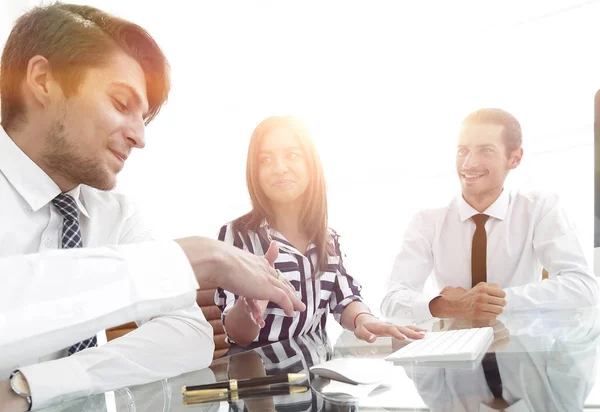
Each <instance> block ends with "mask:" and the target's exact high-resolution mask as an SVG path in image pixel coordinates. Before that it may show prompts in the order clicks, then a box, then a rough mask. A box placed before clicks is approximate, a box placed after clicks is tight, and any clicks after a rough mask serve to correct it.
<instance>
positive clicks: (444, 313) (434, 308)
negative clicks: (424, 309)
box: [429, 295, 454, 318]
mask: <svg viewBox="0 0 600 412" xmlns="http://www.w3.org/2000/svg"><path fill="white" fill-rule="evenodd" d="M429 311H430V312H431V315H432V316H433V317H434V318H453V317H454V311H453V310H452V305H451V302H450V301H449V300H448V299H447V298H446V297H445V296H442V295H440V296H438V297H436V298H433V300H432V301H431V302H429Z"/></svg>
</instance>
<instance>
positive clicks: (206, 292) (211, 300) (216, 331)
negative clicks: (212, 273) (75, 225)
mask: <svg viewBox="0 0 600 412" xmlns="http://www.w3.org/2000/svg"><path fill="white" fill-rule="evenodd" d="M216 290H217V287H216V285H211V284H209V283H205V282H200V289H199V290H198V292H197V294H196V302H197V303H198V306H200V309H202V313H204V317H205V318H206V320H207V321H208V323H210V326H212V328H213V337H214V339H215V353H214V356H213V359H216V358H220V357H221V356H223V355H224V354H225V353H227V351H228V350H229V346H230V345H229V343H227V341H226V340H225V338H226V337H227V335H226V334H225V329H223V324H222V323H221V310H220V309H219V307H218V306H217V305H215V292H216Z"/></svg>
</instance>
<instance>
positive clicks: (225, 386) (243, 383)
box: [181, 373, 306, 396]
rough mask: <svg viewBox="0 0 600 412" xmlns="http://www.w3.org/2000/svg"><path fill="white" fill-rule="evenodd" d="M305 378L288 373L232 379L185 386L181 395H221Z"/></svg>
mask: <svg viewBox="0 0 600 412" xmlns="http://www.w3.org/2000/svg"><path fill="white" fill-rule="evenodd" d="M304 378H306V375H305V374H303V373H287V374H282V375H273V376H265V377H262V378H250V379H230V380H228V381H221V382H216V383H209V384H207V385H195V386H184V387H183V388H181V394H182V395H185V396H194V395H202V394H210V393H221V392H227V391H236V390H238V389H243V388H251V387H254V386H267V385H274V384H276V383H291V382H296V381H299V380H302V379H304ZM199 391H210V392H199Z"/></svg>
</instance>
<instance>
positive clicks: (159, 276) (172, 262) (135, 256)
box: [119, 240, 200, 301]
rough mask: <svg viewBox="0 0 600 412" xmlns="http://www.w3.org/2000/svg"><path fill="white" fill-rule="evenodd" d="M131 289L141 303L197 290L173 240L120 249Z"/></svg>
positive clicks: (194, 281) (193, 278) (187, 266)
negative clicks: (129, 277)
mask: <svg viewBox="0 0 600 412" xmlns="http://www.w3.org/2000/svg"><path fill="white" fill-rule="evenodd" d="M119 251H121V252H122V256H123V257H124V258H125V260H126V262H127V265H128V268H129V273H130V274H131V281H132V282H133V290H135V291H136V292H137V293H139V294H140V295H139V296H138V297H139V298H140V300H142V301H146V300H157V299H165V298H170V297H174V296H179V295H182V294H185V293H186V292H190V291H195V290H197V289H199V288H200V286H199V285H198V281H197V280H196V275H195V274H194V271H193V269H192V266H191V265H190V262H189V260H188V259H187V256H186V255H185V252H184V251H183V249H182V248H181V247H180V246H179V244H177V242H175V241H173V240H168V241H150V242H142V243H136V244H131V245H125V246H120V247H119Z"/></svg>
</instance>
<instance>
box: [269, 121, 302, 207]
mask: <svg viewBox="0 0 600 412" xmlns="http://www.w3.org/2000/svg"><path fill="white" fill-rule="evenodd" d="M258 181H259V184H260V187H261V189H262V190H263V192H264V193H265V195H266V196H267V198H269V200H270V201H271V202H272V203H279V204H286V203H290V202H295V201H299V200H300V199H301V198H302V195H303V194H304V192H306V188H307V187H308V184H309V182H310V173H309V170H308V162H307V159H306V154H305V153H304V151H303V150H302V148H301V147H300V144H299V143H298V139H297V138H296V136H295V134H294V133H293V132H292V131H290V130H288V129H286V128H284V127H280V128H276V129H273V130H271V131H269V132H268V133H267V134H265V135H264V136H263V139H262V144H261V146H260V150H259V154H258Z"/></svg>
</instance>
